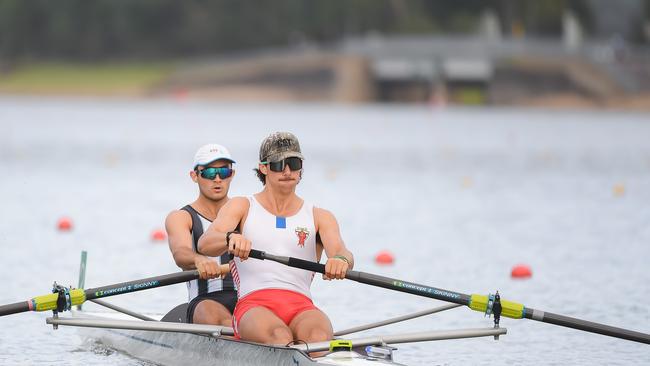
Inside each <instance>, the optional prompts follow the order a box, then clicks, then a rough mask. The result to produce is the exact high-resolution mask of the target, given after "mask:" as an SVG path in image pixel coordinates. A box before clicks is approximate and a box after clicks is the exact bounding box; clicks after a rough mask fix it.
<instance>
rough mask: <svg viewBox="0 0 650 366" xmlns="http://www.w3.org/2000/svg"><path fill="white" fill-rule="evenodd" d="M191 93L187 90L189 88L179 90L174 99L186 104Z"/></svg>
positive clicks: (176, 91) (176, 90)
mask: <svg viewBox="0 0 650 366" xmlns="http://www.w3.org/2000/svg"><path fill="white" fill-rule="evenodd" d="M189 94H190V92H189V90H187V88H177V89H175V90H174V93H173V95H174V99H175V100H176V101H178V102H184V101H185V100H187V97H188V96H189Z"/></svg>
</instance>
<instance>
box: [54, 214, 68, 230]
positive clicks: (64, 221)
mask: <svg viewBox="0 0 650 366" xmlns="http://www.w3.org/2000/svg"><path fill="white" fill-rule="evenodd" d="M56 227H57V229H59V231H70V230H72V220H71V219H70V218H69V217H65V216H64V217H61V218H59V221H57V223H56Z"/></svg>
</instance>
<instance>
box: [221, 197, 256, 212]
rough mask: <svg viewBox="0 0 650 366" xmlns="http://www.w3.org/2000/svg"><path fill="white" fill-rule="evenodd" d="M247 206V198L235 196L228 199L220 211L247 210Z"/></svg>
mask: <svg viewBox="0 0 650 366" xmlns="http://www.w3.org/2000/svg"><path fill="white" fill-rule="evenodd" d="M249 206H250V200H249V199H248V197H242V196H237V197H232V198H231V199H229V200H228V202H227V203H226V204H225V205H224V206H223V208H222V209H227V210H234V211H240V210H248V207H249Z"/></svg>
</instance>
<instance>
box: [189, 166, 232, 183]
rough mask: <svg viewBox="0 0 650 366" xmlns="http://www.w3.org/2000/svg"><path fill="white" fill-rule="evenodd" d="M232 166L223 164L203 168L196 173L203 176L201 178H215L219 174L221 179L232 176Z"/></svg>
mask: <svg viewBox="0 0 650 366" xmlns="http://www.w3.org/2000/svg"><path fill="white" fill-rule="evenodd" d="M233 171H234V170H232V168H229V167H227V166H221V167H218V168H203V170H198V169H197V170H196V173H197V174H198V175H200V176H201V178H205V179H210V180H214V178H216V177H217V175H218V176H219V178H220V179H226V178H230V177H232V172H233Z"/></svg>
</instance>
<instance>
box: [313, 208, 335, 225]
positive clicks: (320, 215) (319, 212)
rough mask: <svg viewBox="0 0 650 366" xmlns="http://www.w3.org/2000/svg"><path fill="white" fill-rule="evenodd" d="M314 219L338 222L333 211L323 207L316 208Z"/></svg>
mask: <svg viewBox="0 0 650 366" xmlns="http://www.w3.org/2000/svg"><path fill="white" fill-rule="evenodd" d="M314 218H315V219H316V220H334V221H336V217H335V216H334V214H333V213H332V212H331V211H329V210H326V209H324V208H322V207H318V206H314Z"/></svg>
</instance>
